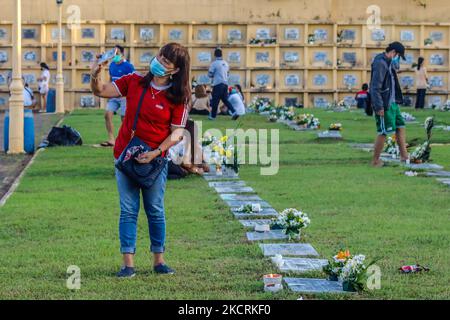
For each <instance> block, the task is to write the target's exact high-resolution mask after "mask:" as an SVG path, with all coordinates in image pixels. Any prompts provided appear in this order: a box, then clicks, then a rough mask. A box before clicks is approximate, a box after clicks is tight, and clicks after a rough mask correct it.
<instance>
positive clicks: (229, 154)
mask: <svg viewBox="0 0 450 320" xmlns="http://www.w3.org/2000/svg"><path fill="white" fill-rule="evenodd" d="M232 155H233V152H231V150H227V152H226V156H227V158H231V156H232Z"/></svg>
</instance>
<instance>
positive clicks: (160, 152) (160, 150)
mask: <svg viewBox="0 0 450 320" xmlns="http://www.w3.org/2000/svg"><path fill="white" fill-rule="evenodd" d="M157 150H158V151H159V156H162V154H163V151H162V149H161V148H158V149H157Z"/></svg>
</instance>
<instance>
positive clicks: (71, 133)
mask: <svg viewBox="0 0 450 320" xmlns="http://www.w3.org/2000/svg"><path fill="white" fill-rule="evenodd" d="M47 140H48V146H49V147H54V146H81V145H82V144H83V140H82V139H81V135H80V133H79V132H78V131H77V130H75V129H73V128H71V127H68V126H63V127H62V128H59V127H53V128H52V130H51V131H50V133H49V134H48V137H47Z"/></svg>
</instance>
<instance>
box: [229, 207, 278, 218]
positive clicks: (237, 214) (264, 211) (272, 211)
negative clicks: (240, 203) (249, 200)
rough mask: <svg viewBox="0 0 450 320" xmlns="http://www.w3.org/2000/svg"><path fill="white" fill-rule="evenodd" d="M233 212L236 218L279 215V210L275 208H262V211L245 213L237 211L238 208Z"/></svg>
mask: <svg viewBox="0 0 450 320" xmlns="http://www.w3.org/2000/svg"><path fill="white" fill-rule="evenodd" d="M235 209H237V208H235ZM232 212H233V215H234V217H235V218H236V219H256V218H275V217H277V216H278V212H277V211H276V210H275V209H273V208H262V211H260V212H257V213H243V212H237V210H232Z"/></svg>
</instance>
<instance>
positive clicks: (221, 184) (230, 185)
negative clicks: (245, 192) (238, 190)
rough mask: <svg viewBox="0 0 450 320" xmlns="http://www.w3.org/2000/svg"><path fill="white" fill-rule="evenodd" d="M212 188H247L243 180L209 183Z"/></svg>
mask: <svg viewBox="0 0 450 320" xmlns="http://www.w3.org/2000/svg"><path fill="white" fill-rule="evenodd" d="M209 186H210V187H211V188H217V187H219V188H234V187H245V186H246V184H245V181H242V180H231V181H213V182H210V183H209Z"/></svg>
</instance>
